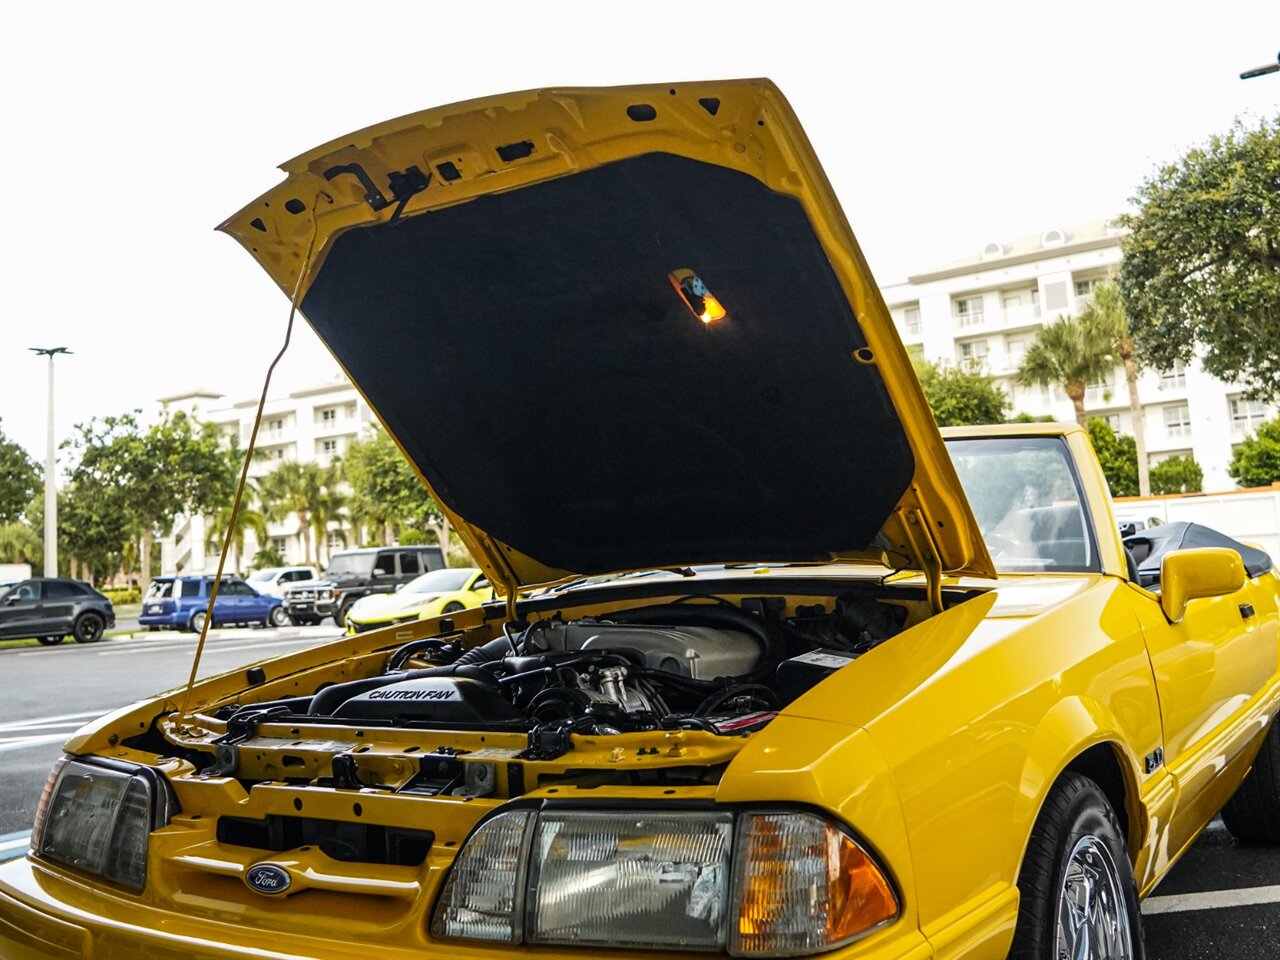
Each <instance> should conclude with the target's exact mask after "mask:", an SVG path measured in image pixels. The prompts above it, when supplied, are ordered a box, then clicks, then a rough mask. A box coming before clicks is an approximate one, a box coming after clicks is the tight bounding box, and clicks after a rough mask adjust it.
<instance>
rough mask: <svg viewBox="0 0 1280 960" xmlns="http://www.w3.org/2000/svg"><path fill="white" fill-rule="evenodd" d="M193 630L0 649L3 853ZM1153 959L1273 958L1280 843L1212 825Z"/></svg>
mask: <svg viewBox="0 0 1280 960" xmlns="http://www.w3.org/2000/svg"><path fill="white" fill-rule="evenodd" d="M336 635H337V630H336V628H335V627H333V626H332V625H326V626H320V627H286V628H282V629H279V630H250V629H223V630H214V631H212V632H211V633H210V641H209V643H208V645H207V646H206V648H205V655H204V659H203V661H202V664H201V671H200V674H201V676H212V675H215V674H217V673H222V672H224V671H226V670H231V669H234V668H236V667H239V666H243V665H245V664H247V663H252V662H254V661H257V660H261V659H263V658H264V657H271V656H279V655H281V654H284V653H288V652H290V651H292V650H297V649H300V648H303V647H307V646H311V645H313V644H316V643H319V642H322V641H323V640H326V639H329V638H332V637H334V636H336ZM194 646H195V644H194V638H193V637H192V636H191V635H190V634H182V635H176V636H175V635H173V634H146V633H143V634H139V635H138V636H137V638H136V639H133V640H126V639H115V640H107V641H103V642H102V643H100V644H95V645H93V646H88V647H86V646H83V645H80V644H64V645H62V646H60V647H50V648H35V649H32V648H23V649H16V650H5V651H0V860H3V859H4V858H5V856H6V853H8V854H14V853H17V852H19V850H20V849H21V848H23V847H24V846H25V844H23V843H22V842H21V835H22V834H23V833H25V832H27V831H29V830H30V827H31V821H32V819H33V818H34V816H35V806H36V801H37V800H38V799H39V795H40V789H41V787H42V786H43V784H44V780H45V776H46V774H47V772H48V770H49V767H50V766H51V765H52V764H53V761H54V760H55V759H57V757H58V756H60V755H61V752H62V751H61V744H62V741H63V740H64V739H65V738H66V736H67V735H68V734H69V733H71V732H72V731H74V730H75V729H76V727H78V726H79V725H80V724H81V723H83V722H84V721H85V720H87V719H89V718H92V717H96V716H99V715H101V714H103V713H105V712H107V711H108V710H111V709H114V708H115V707H117V706H120V705H122V704H125V703H129V702H130V701H133V700H137V699H141V698H143V697H147V696H150V695H151V694H153V693H155V692H156V691H159V690H167V689H169V688H171V687H175V686H177V685H179V684H181V683H184V682H185V681H186V679H187V675H188V673H189V671H190V669H191V654H192V651H193V650H194ZM1143 913H1144V914H1145V920H1146V940H1147V956H1148V957H1149V958H1150V960H1277V958H1280V850H1278V849H1264V848H1250V847H1244V846H1241V845H1240V844H1238V843H1236V841H1235V840H1234V839H1233V838H1232V837H1231V836H1230V834H1228V833H1227V831H1226V829H1225V828H1224V827H1223V826H1222V824H1221V822H1220V821H1215V822H1214V824H1213V825H1212V826H1210V828H1209V829H1208V830H1207V831H1206V832H1205V834H1204V836H1202V837H1201V838H1200V840H1199V841H1197V843H1196V845H1195V846H1194V847H1193V848H1192V849H1191V850H1190V851H1188V853H1187V854H1186V856H1184V857H1183V858H1182V860H1181V861H1180V862H1179V863H1178V865H1177V866H1176V867H1175V868H1174V870H1173V872H1172V873H1171V874H1170V875H1169V877H1168V878H1166V879H1165V881H1164V882H1163V883H1162V884H1161V885H1160V887H1159V888H1158V889H1157V890H1156V891H1155V893H1154V894H1153V896H1152V897H1151V898H1149V899H1148V900H1147V902H1146V904H1145V905H1144V908H1143Z"/></svg>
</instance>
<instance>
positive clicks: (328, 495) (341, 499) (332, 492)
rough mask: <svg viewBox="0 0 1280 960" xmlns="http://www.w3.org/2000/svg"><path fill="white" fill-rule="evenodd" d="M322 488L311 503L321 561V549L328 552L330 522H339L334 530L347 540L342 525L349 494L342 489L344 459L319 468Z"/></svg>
mask: <svg viewBox="0 0 1280 960" xmlns="http://www.w3.org/2000/svg"><path fill="white" fill-rule="evenodd" d="M319 474H320V476H319V482H320V489H319V492H318V494H317V496H316V499H315V500H314V502H313V503H312V504H311V511H310V513H311V526H312V529H314V530H315V535H316V561H317V562H321V558H320V549H321V546H324V547H325V552H326V554H327V553H328V542H329V533H330V530H329V524H330V523H333V522H335V521H336V522H337V523H338V525H339V526H338V529H337V530H334V531H332V532H333V533H336V534H337V535H338V537H339V538H340V539H341V540H342V542H343V544H344V545H345V544H346V542H347V532H346V530H345V529H344V528H343V527H342V520H343V519H344V518H345V516H346V509H347V501H348V500H349V498H348V496H347V495H346V494H345V493H344V492H343V491H342V489H341V486H342V480H343V470H342V461H341V460H334V461H333V463H331V464H330V465H329V466H327V467H320V468H319Z"/></svg>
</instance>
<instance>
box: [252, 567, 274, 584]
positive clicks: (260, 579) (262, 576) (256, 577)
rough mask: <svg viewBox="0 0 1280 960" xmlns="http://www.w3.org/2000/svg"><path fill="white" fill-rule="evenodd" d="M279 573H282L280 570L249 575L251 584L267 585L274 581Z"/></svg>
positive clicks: (260, 571) (262, 571)
mask: <svg viewBox="0 0 1280 960" xmlns="http://www.w3.org/2000/svg"><path fill="white" fill-rule="evenodd" d="M279 572H280V571H278V570H259V571H258V572H257V573H251V574H249V582H250V583H266V582H267V581H268V580H271V579H273V578H274V577H275V575H276V574H277V573H279Z"/></svg>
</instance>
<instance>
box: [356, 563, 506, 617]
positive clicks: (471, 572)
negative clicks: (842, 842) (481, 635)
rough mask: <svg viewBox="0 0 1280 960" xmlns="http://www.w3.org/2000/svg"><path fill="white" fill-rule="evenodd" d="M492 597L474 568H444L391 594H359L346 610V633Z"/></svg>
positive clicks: (453, 610)
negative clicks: (363, 595)
mask: <svg viewBox="0 0 1280 960" xmlns="http://www.w3.org/2000/svg"><path fill="white" fill-rule="evenodd" d="M492 599H493V587H491V586H489V580H488V578H487V577H485V575H484V574H483V573H482V572H481V571H480V570H479V569H477V568H476V567H445V568H444V569H441V570H432V571H431V572H430V573H424V574H423V575H422V576H420V577H418V578H417V579H416V580H410V581H409V582H408V583H406V584H405V585H404V586H403V587H401V588H400V589H399V590H397V591H395V593H375V594H370V595H369V596H367V597H361V598H360V599H359V600H357V601H356V602H355V603H354V604H352V606H351V609H350V610H349V611H348V612H347V633H363V632H364V631H366V630H374V629H376V628H378V627H385V626H389V625H391V624H393V623H404V622H406V621H408V620H425V619H429V618H431V617H439V616H448V615H449V614H452V613H457V612H458V611H459V610H465V609H467V608H468V607H478V606H480V604H482V603H485V602H486V601H489V600H492Z"/></svg>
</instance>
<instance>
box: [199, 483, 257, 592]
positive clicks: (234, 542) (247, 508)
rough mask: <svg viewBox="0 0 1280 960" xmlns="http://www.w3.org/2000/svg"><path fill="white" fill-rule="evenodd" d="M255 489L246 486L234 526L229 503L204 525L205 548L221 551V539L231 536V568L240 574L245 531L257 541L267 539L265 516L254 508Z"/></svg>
mask: <svg viewBox="0 0 1280 960" xmlns="http://www.w3.org/2000/svg"><path fill="white" fill-rule="evenodd" d="M256 495H257V491H256V490H254V489H253V488H251V487H247V488H246V489H245V492H244V497H243V499H242V501H241V503H240V512H239V513H238V514H236V518H235V524H234V526H233V525H232V524H231V506H232V505H231V504H230V503H228V504H226V505H224V506H222V507H220V508H219V509H218V510H217V511H216V512H215V513H214V514H213V516H212V517H211V518H210V519H209V522H208V524H207V525H206V527H205V531H206V535H205V542H204V548H205V550H209V551H213V550H217V551H221V550H222V541H223V539H224V538H226V537H227V535H228V533H230V536H231V569H233V570H234V571H235V572H236V576H239V575H240V560H241V558H242V557H243V556H244V539H245V534H246V533H250V532H252V533H253V536H254V538H255V539H256V540H257V541H258V543H266V541H267V518H266V516H265V515H264V514H263V513H262V511H261V510H255V509H254V507H253V499H254V498H255V497H256Z"/></svg>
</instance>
